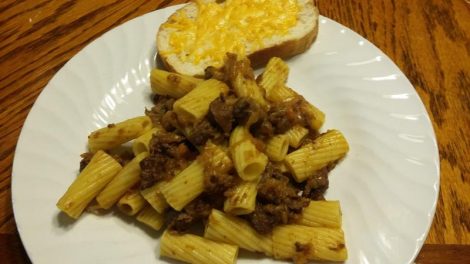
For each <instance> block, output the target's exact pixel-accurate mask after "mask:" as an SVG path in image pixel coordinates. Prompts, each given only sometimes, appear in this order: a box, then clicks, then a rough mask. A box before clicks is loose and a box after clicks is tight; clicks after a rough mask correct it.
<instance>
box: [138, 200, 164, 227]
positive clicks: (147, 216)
mask: <svg viewBox="0 0 470 264" xmlns="http://www.w3.org/2000/svg"><path fill="white" fill-rule="evenodd" d="M136 219H137V221H139V222H141V223H143V224H145V225H147V226H149V227H151V228H153V229H155V230H160V228H162V226H163V224H165V217H164V215H162V214H160V213H158V212H157V211H156V210H155V209H153V207H152V206H150V205H147V206H146V207H145V208H144V209H142V211H140V212H139V214H138V215H137V217H136Z"/></svg>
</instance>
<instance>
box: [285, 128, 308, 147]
mask: <svg viewBox="0 0 470 264" xmlns="http://www.w3.org/2000/svg"><path fill="white" fill-rule="evenodd" d="M286 135H287V138H288V139H289V145H290V146H291V147H293V148H298V147H299V146H300V144H301V143H302V140H303V139H304V138H305V136H307V135H308V129H307V128H305V127H303V126H299V125H297V126H294V127H293V128H291V129H289V130H288V131H287V132H286Z"/></svg>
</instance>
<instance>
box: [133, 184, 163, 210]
mask: <svg viewBox="0 0 470 264" xmlns="http://www.w3.org/2000/svg"><path fill="white" fill-rule="evenodd" d="M165 184H167V182H165V181H162V182H158V183H155V184H154V185H153V186H151V187H149V188H145V189H141V190H140V194H141V195H142V197H144V199H145V200H146V201H147V202H148V203H149V204H150V206H152V207H153V209H155V210H156V211H157V212H158V213H160V214H163V213H164V212H165V210H166V209H167V208H168V206H169V205H168V203H167V202H166V199H165V197H164V196H163V193H162V188H163V186H164V185H165Z"/></svg>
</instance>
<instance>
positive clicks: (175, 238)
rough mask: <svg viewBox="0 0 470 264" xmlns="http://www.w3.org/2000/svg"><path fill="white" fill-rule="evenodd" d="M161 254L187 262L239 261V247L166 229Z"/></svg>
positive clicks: (198, 263) (220, 262) (221, 262)
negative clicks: (173, 232)
mask: <svg viewBox="0 0 470 264" xmlns="http://www.w3.org/2000/svg"><path fill="white" fill-rule="evenodd" d="M160 255H161V256H164V257H170V258H173V259H177V260H180V261H183V262H187V263H195V264H232V263H236V261H237V256H238V247H237V246H234V245H229V244H224V243H218V242H214V241H211V240H209V239H205V238H203V237H200V236H196V235H191V234H185V235H178V234H172V233H171V232H169V231H165V233H163V236H162V239H161V241H160Z"/></svg>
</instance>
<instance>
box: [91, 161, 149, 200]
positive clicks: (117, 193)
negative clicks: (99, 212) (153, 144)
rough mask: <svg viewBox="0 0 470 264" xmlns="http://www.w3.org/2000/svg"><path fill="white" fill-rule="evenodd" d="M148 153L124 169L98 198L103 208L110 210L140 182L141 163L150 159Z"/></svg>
mask: <svg viewBox="0 0 470 264" xmlns="http://www.w3.org/2000/svg"><path fill="white" fill-rule="evenodd" d="M148 155H149V154H148V153H147V152H143V153H140V154H139V155H137V156H136V157H135V158H134V159H132V160H131V161H130V162H129V163H127V164H126V166H124V168H122V170H121V171H119V173H118V174H117V175H116V177H114V178H113V180H112V181H111V182H110V183H109V184H108V185H106V187H105V188H104V190H102V191H101V192H100V193H99V194H98V196H97V197H96V201H97V202H98V204H99V205H100V207H101V208H104V209H108V208H110V207H111V206H113V205H114V203H116V202H117V201H118V200H119V198H121V197H122V196H123V195H124V194H125V193H126V191H128V190H129V189H130V188H131V187H132V186H134V185H136V184H137V183H138V182H139V181H140V165H139V163H140V162H141V161H142V160H143V159H145V158H146V157H148Z"/></svg>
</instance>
